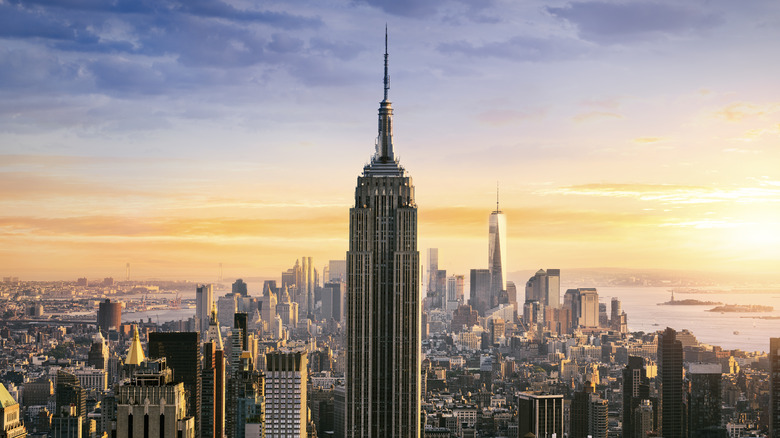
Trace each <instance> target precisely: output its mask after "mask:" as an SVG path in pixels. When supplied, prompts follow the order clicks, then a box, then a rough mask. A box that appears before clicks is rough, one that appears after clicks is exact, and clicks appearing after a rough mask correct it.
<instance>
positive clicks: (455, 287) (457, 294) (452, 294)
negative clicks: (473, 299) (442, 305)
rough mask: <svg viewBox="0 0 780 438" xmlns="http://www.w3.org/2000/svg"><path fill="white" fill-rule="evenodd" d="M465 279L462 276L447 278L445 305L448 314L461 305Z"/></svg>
mask: <svg viewBox="0 0 780 438" xmlns="http://www.w3.org/2000/svg"><path fill="white" fill-rule="evenodd" d="M465 283H466V279H465V277H464V276H463V275H450V276H449V277H447V305H446V309H447V311H448V312H452V311H454V310H455V309H457V308H458V306H459V305H461V304H463V295H464V292H465V291H464V288H465Z"/></svg>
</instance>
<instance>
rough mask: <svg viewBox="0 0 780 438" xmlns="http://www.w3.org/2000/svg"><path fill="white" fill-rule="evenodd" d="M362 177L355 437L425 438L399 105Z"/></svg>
mask: <svg viewBox="0 0 780 438" xmlns="http://www.w3.org/2000/svg"><path fill="white" fill-rule="evenodd" d="M384 88H385V90H384V91H385V94H384V100H382V102H381V103H380V105H379V136H378V138H377V141H376V151H375V153H374V156H373V157H372V158H371V162H370V163H369V164H367V165H366V166H365V167H364V168H363V174H362V175H361V176H358V179H357V187H356V189H355V206H354V207H353V208H351V209H350V211H349V251H348V252H347V369H346V406H345V411H346V412H345V417H346V418H345V427H346V436H347V437H374V438H379V437H419V436H420V435H421V434H420V293H419V272H420V270H419V265H420V261H419V258H420V255H419V253H418V251H417V205H416V204H415V202H414V185H412V178H411V177H410V176H409V175H408V174H407V173H406V170H405V169H404V168H403V167H401V166H400V164H399V162H398V160H397V159H396V158H395V157H394V155H393V108H392V106H391V104H390V101H389V100H388V99H387V92H388V89H389V87H388V74H387V33H385V87H384Z"/></svg>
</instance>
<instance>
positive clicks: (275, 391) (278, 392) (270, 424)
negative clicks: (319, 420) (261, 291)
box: [265, 351, 382, 438]
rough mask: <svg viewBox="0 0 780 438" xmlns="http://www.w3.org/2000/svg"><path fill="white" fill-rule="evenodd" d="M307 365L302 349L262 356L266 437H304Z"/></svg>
mask: <svg viewBox="0 0 780 438" xmlns="http://www.w3.org/2000/svg"><path fill="white" fill-rule="evenodd" d="M307 364H308V356H307V355H306V353H302V352H295V353H283V352H279V351H275V352H271V353H267V354H266V355H265V408H266V413H265V418H266V424H265V436H266V437H267V438H282V437H284V438H287V437H300V438H305V437H306V424H307V421H308V414H307V411H308V407H307V402H306V396H307V383H306V381H307V379H308V374H307V373H308V371H307V370H308V367H307ZM363 436H382V435H363Z"/></svg>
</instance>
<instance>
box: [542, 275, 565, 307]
mask: <svg viewBox="0 0 780 438" xmlns="http://www.w3.org/2000/svg"><path fill="white" fill-rule="evenodd" d="M544 304H545V305H546V306H550V307H553V308H556V309H558V308H560V307H561V270H560V269H548V270H547V289H546V290H545V295H544Z"/></svg>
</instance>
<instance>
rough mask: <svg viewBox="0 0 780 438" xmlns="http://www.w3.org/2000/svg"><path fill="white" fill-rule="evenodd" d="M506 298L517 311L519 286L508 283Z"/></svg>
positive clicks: (511, 282) (512, 282)
mask: <svg viewBox="0 0 780 438" xmlns="http://www.w3.org/2000/svg"><path fill="white" fill-rule="evenodd" d="M506 296H507V299H508V301H509V304H510V305H511V306H512V307H514V308H515V310H517V286H515V282H514V281H507V282H506Z"/></svg>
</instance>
